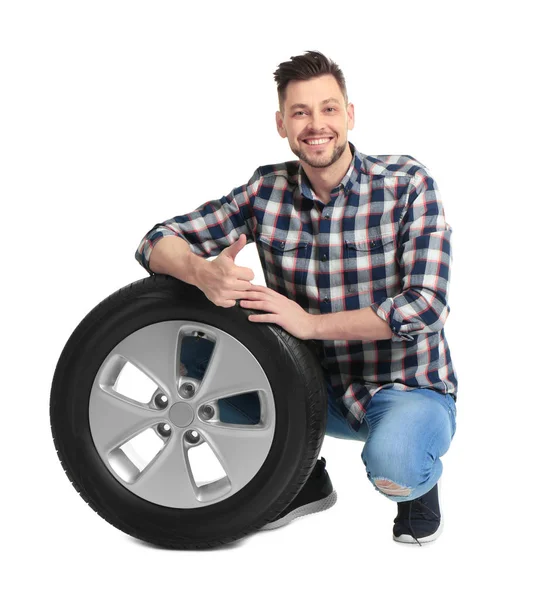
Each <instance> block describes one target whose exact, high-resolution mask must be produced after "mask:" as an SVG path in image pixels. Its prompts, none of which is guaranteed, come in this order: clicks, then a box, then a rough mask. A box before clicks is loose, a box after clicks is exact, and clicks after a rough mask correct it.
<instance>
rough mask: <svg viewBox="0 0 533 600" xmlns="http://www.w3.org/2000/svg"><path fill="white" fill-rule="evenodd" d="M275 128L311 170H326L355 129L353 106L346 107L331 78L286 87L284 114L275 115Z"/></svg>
mask: <svg viewBox="0 0 533 600" xmlns="http://www.w3.org/2000/svg"><path fill="white" fill-rule="evenodd" d="M276 126H277V128H278V133H279V134H280V136H281V137H283V138H285V137H286V138H288V141H289V146H290V148H291V150H292V151H293V152H294V154H296V156H297V157H298V158H299V159H300V160H301V161H303V162H305V163H307V164H308V165H310V166H311V167H315V168H324V167H329V166H330V165H332V164H333V163H334V162H336V161H337V160H339V158H340V157H341V156H342V154H343V152H344V151H345V149H346V145H347V144H348V129H353V126H354V107H353V104H352V103H349V104H348V105H347V106H346V105H345V104H344V98H343V95H342V92H341V89H340V87H339V84H338V83H337V81H336V79H335V77H333V75H320V76H319V77H314V78H313V79H310V80H308V81H291V82H290V83H289V85H288V86H287V90H286V97H285V104H284V115H283V116H282V114H281V112H280V111H277V112H276Z"/></svg>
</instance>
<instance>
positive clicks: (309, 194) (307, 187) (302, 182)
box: [298, 142, 363, 200]
mask: <svg viewBox="0 0 533 600" xmlns="http://www.w3.org/2000/svg"><path fill="white" fill-rule="evenodd" d="M348 145H349V146H350V150H351V152H352V161H351V163H350V165H349V167H348V170H347V171H346V175H344V177H343V178H342V181H341V182H340V183H339V185H338V186H337V187H335V188H333V189H332V190H331V193H332V194H336V193H337V192H339V191H340V190H341V189H344V193H345V194H347V193H348V192H349V191H350V190H351V189H352V186H353V184H354V183H355V182H356V181H357V179H358V177H359V173H360V172H361V167H362V163H363V159H362V157H361V154H360V153H359V152H358V150H357V148H356V147H355V146H354V145H353V144H352V142H348ZM298 188H299V190H300V194H301V195H302V196H305V197H306V198H309V199H311V200H314V199H317V197H316V195H315V194H314V192H313V191H312V188H311V182H310V181H309V178H308V177H307V175H306V173H305V171H304V170H303V167H302V163H301V162H300V164H299V165H298Z"/></svg>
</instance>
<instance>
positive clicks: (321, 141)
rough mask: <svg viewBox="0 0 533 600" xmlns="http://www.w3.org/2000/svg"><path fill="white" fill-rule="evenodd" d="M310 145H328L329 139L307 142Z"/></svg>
mask: <svg viewBox="0 0 533 600" xmlns="http://www.w3.org/2000/svg"><path fill="white" fill-rule="evenodd" d="M306 141H307V143H308V144H311V146H316V145H317V144H326V143H327V142H329V138H321V139H319V140H306Z"/></svg>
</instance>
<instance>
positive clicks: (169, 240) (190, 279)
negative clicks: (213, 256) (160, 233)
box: [149, 236, 207, 285]
mask: <svg viewBox="0 0 533 600" xmlns="http://www.w3.org/2000/svg"><path fill="white" fill-rule="evenodd" d="M206 262H207V261H206V259H205V258H202V257H200V256H197V255H196V254H194V253H193V252H192V251H191V249H190V247H189V244H188V243H187V242H186V241H185V240H184V239H182V238H180V237H179V236H165V237H164V238H162V239H160V240H159V241H158V242H157V243H156V244H155V246H154V248H153V250H152V253H151V255H150V261H149V267H150V269H151V270H152V271H153V272H154V273H164V274H165V275H171V276H172V277H175V278H176V279H181V281H185V282H186V283H190V284H191V285H196V281H197V274H198V270H199V269H201V268H203V267H205V264H206Z"/></svg>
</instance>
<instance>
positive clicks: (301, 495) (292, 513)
mask: <svg viewBox="0 0 533 600" xmlns="http://www.w3.org/2000/svg"><path fill="white" fill-rule="evenodd" d="M325 467H326V459H325V458H324V457H322V458H320V459H319V460H317V462H316V464H315V467H314V469H313V471H312V473H311V475H309V478H308V479H307V481H306V482H305V483H304V486H303V488H302V489H301V490H300V491H299V492H298V495H297V496H296V498H294V500H293V501H292V502H291V503H290V504H289V506H287V507H286V508H285V509H283V511H282V512H281V513H280V514H279V515H278V516H277V517H276V518H275V519H273V520H272V521H270V523H267V524H266V525H264V526H263V527H261V531H262V530H263V529H276V528H278V527H283V525H287V523H289V522H290V521H292V520H293V519H297V518H298V517H303V516H304V515H309V514H311V513H315V512H319V511H321V510H327V509H328V508H331V507H332V506H333V505H334V504H335V502H337V492H336V491H335V490H334V489H333V486H332V484H331V479H330V478H329V475H328V472H327V471H326V469H325Z"/></svg>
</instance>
